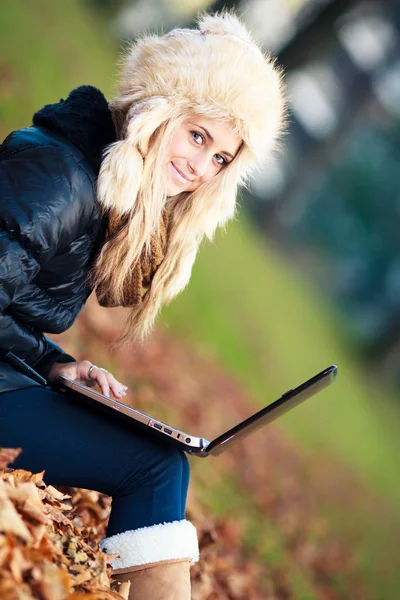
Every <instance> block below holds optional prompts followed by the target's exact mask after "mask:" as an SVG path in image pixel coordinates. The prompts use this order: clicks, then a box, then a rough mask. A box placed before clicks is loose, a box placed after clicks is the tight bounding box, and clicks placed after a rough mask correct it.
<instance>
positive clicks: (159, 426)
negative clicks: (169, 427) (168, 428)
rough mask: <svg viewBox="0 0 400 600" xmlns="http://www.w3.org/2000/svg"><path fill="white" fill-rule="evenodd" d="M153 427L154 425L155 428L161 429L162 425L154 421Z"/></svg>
mask: <svg viewBox="0 0 400 600" xmlns="http://www.w3.org/2000/svg"><path fill="white" fill-rule="evenodd" d="M153 427H155V428H156V429H159V430H160V431H161V430H162V427H161V425H160V424H159V423H154V425H153Z"/></svg>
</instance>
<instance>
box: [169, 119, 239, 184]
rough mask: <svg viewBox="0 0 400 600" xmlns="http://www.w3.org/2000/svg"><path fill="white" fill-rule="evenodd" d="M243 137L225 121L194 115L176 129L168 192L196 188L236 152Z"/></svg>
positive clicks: (171, 149)
mask: <svg viewBox="0 0 400 600" xmlns="http://www.w3.org/2000/svg"><path fill="white" fill-rule="evenodd" d="M241 141H242V140H241V139H240V137H239V136H238V135H237V134H236V133H234V132H233V131H232V129H231V126H230V125H229V124H228V123H225V122H224V121H217V120H214V119H206V118H204V117H197V116H193V117H190V118H189V119H186V121H183V123H182V125H181V126H180V128H179V129H178V131H177V132H176V133H175V135H174V137H173V139H172V141H171V144H170V147H169V149H168V155H167V162H166V166H167V195H168V196H176V195H177V194H180V193H182V192H194V191H195V190H197V188H198V187H199V186H200V185H201V184H202V183H205V182H206V181H208V180H209V179H211V177H214V175H217V173H219V172H220V171H221V170H222V169H224V168H225V167H226V166H227V165H228V164H229V163H230V162H231V161H232V160H233V159H234V158H235V156H236V154H237V152H238V150H239V148H240V145H241Z"/></svg>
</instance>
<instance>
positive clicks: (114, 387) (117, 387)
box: [110, 378, 128, 398]
mask: <svg viewBox="0 0 400 600" xmlns="http://www.w3.org/2000/svg"><path fill="white" fill-rule="evenodd" d="M113 379H114V378H113ZM110 388H111V391H112V393H113V394H114V396H115V397H116V398H123V397H124V396H126V390H127V389H128V388H127V387H126V386H125V385H122V383H120V382H119V381H117V380H116V379H114V381H111V382H110Z"/></svg>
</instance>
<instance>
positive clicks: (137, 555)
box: [100, 520, 199, 600]
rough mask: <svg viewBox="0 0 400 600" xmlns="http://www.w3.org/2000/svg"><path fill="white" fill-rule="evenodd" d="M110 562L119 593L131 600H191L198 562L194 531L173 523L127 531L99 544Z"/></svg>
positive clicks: (188, 527) (190, 526) (180, 523)
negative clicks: (193, 567) (192, 570)
mask: <svg viewBox="0 0 400 600" xmlns="http://www.w3.org/2000/svg"><path fill="white" fill-rule="evenodd" d="M100 547H101V549H102V550H103V552H106V553H107V554H116V553H118V554H119V558H115V559H113V560H112V561H111V566H112V567H113V575H112V577H113V579H115V580H116V581H118V582H119V583H120V584H121V586H120V593H123V594H124V595H126V594H127V592H126V588H127V586H126V584H127V583H128V584H129V583H130V590H129V595H128V596H127V597H128V598H129V600H190V597H191V595H190V565H191V564H193V563H194V562H197V561H198V559H199V545H198V540H197V533H196V529H195V527H194V526H193V525H192V524H191V523H190V522H189V521H185V520H183V521H174V522H173V523H163V524H160V525H153V526H152V527H142V528H141V529H136V530H132V531H125V532H124V533H119V534H117V535H114V536H112V537H109V538H105V539H104V540H102V541H101V542H100Z"/></svg>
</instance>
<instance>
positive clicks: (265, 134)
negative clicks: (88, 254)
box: [92, 13, 285, 341]
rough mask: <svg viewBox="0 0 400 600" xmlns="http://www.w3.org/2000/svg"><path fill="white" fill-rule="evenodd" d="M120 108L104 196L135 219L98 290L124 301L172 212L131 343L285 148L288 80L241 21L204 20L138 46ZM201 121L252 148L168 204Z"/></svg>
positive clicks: (96, 277) (125, 69)
mask: <svg viewBox="0 0 400 600" xmlns="http://www.w3.org/2000/svg"><path fill="white" fill-rule="evenodd" d="M111 110H112V113H113V117H114V122H115V124H116V130H117V140H118V141H116V142H115V143H114V144H111V145H110V146H109V147H108V148H107V149H106V152H105V155H104V157H103V161H102V164H101V168H100V173H99V177H98V182H97V195H98V199H99V202H100V204H101V206H102V209H103V211H104V212H105V213H107V211H114V212H115V213H117V214H118V215H120V216H124V217H126V218H125V219H124V222H125V225H124V226H123V227H122V228H121V230H120V231H119V232H118V233H117V234H116V235H114V236H113V237H112V238H110V239H109V240H106V242H105V244H104V246H103V247H102V249H101V252H100V254H99V256H98V258H97V261H96V263H95V266H94V269H93V272H92V282H93V283H94V285H95V286H97V289H99V288H101V289H104V290H107V289H109V290H112V293H113V295H114V297H116V298H117V299H118V298H119V299H122V295H123V289H124V284H125V281H126V279H127V276H128V274H129V272H130V270H131V269H132V267H133V266H134V265H135V264H136V262H137V261H138V260H140V256H141V253H142V250H143V248H145V249H146V251H147V252H150V240H151V236H152V235H154V234H157V232H158V231H159V226H160V222H161V215H162V212H163V210H164V209H167V211H168V213H169V230H168V245H167V249H166V252H165V257H164V260H163V262H162V263H161V264H160V266H159V267H158V270H157V271H156V273H155V275H154V277H153V280H152V283H151V286H150V287H149V288H148V290H147V291H146V293H145V294H144V296H143V298H142V302H141V303H140V304H138V305H137V306H134V307H132V308H131V310H130V314H129V317H128V320H127V322H126V327H125V330H124V333H123V336H122V338H121V341H122V340H128V339H131V340H134V339H136V340H137V339H142V340H143V339H144V338H145V336H146V335H147V334H148V333H149V331H150V330H151V328H152V326H153V324H154V321H155V318H156V316H157V313H158V311H159V309H160V307H161V306H162V305H163V304H165V303H167V302H169V301H170V300H171V299H172V298H173V297H174V296H176V295H177V294H178V293H179V292H180V291H182V290H183V289H184V287H185V286H186V285H187V283H188V282H189V279H190V275H191V270H192V266H193V263H194V260H195V257H196V254H197V250H198V248H199V245H200V243H201V241H202V239H203V237H204V236H207V237H208V238H209V239H212V237H213V235H214V232H215V230H216V228H217V227H218V226H221V225H224V224H225V223H226V222H227V221H228V220H229V219H231V218H232V217H233V215H234V213H235V201H236V194H237V188H238V185H240V184H243V183H245V182H246V181H247V179H248V176H249V174H250V172H251V171H252V169H253V168H254V166H255V165H256V164H257V161H258V160H259V159H260V158H263V156H264V155H265V153H267V152H269V151H270V150H271V149H272V148H273V147H274V146H275V142H276V140H277V138H278V136H279V133H280V132H281V130H282V125H283V117H284V112H285V101H284V94H283V84H282V74H281V71H280V69H278V68H276V65H275V62H274V60H273V59H271V58H270V57H269V56H264V55H263V53H262V52H261V50H260V49H259V48H258V46H257V45H256V44H255V43H254V42H253V41H252V40H251V37H250V34H249V33H248V32H247V30H246V28H245V27H244V25H243V24H242V23H241V22H240V21H239V20H238V19H237V18H236V17H235V16H234V15H232V14H229V13H225V14H222V15H214V16H210V15H204V16H203V17H202V18H201V19H200V23H199V29H198V30H174V31H172V32H170V33H169V34H166V35H165V36H162V37H156V36H148V37H146V38H144V39H142V40H140V41H139V42H137V43H136V44H134V45H133V46H132V47H131V48H130V50H129V51H128V53H127V55H126V57H125V58H124V60H123V62H122V72H121V77H120V83H119V92H118V94H117V95H116V97H115V98H114V100H113V102H112V104H111ZM193 115H197V116H201V117H206V118H209V119H217V120H223V121H225V122H228V123H229V124H230V125H231V126H232V130H233V131H234V132H235V133H236V134H238V135H239V136H240V138H241V139H242V145H241V147H240V149H239V151H238V153H237V155H236V156H235V158H234V160H233V161H231V162H230V164H229V165H227V166H226V167H225V168H223V169H222V170H221V171H220V172H219V173H218V174H217V175H216V176H215V177H213V178H212V179H210V180H209V181H207V182H206V183H204V184H202V185H201V186H200V187H199V188H198V189H197V190H196V191H194V192H190V193H182V194H179V195H178V196H175V197H173V198H167V195H166V189H167V185H166V183H167V180H166V165H165V164H164V163H165V160H166V157H167V151H168V148H169V145H170V143H171V141H172V138H173V136H174V134H175V133H176V131H177V130H178V128H179V127H180V126H181V125H182V122H183V121H184V120H185V119H187V118H189V117H193Z"/></svg>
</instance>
